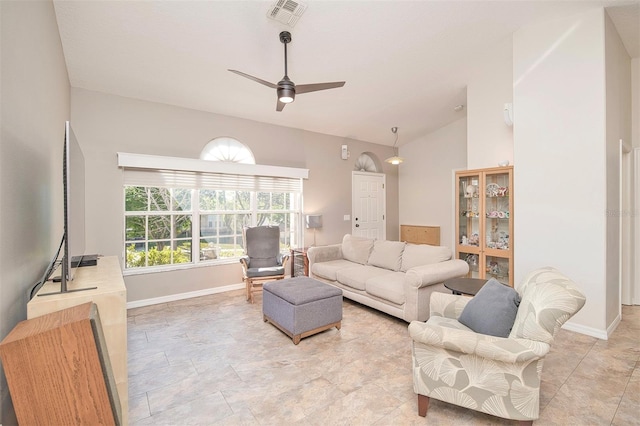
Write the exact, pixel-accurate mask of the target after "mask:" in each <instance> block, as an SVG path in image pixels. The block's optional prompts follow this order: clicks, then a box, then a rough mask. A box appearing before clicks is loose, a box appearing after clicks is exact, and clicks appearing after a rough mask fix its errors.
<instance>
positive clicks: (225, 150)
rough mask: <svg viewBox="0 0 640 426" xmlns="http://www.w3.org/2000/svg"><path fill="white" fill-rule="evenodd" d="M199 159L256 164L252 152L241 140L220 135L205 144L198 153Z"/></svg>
mask: <svg viewBox="0 0 640 426" xmlns="http://www.w3.org/2000/svg"><path fill="white" fill-rule="evenodd" d="M200 159H201V160H210V161H226V162H230V163H243V164H256V159H255V157H254V156H253V152H251V150H250V149H249V147H248V146H246V145H244V144H243V143H242V142H240V141H238V140H236V139H233V138H230V137H226V136H222V137H219V138H215V139H213V140H211V141H209V143H207V144H206V145H205V147H204V148H203V150H202V152H201V153H200Z"/></svg>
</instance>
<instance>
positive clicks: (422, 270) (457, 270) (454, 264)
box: [406, 259, 469, 288]
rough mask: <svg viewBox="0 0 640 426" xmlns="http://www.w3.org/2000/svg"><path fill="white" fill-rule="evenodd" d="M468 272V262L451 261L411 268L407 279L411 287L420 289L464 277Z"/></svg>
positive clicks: (460, 260)
mask: <svg viewBox="0 0 640 426" xmlns="http://www.w3.org/2000/svg"><path fill="white" fill-rule="evenodd" d="M468 272H469V264H468V263H467V262H465V261H464V260H462V259H451V260H447V261H444V262H438V263H432V264H429V265H422V266H416V267H414V268H411V269H409V270H408V271H407V274H406V279H407V280H408V282H409V284H410V285H412V286H414V287H416V288H420V287H426V286H429V285H433V284H439V283H441V282H444V281H445V280H448V279H449V278H458V277H463V276H465V275H467V273H468Z"/></svg>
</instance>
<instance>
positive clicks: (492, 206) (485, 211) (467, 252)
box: [455, 166, 513, 286]
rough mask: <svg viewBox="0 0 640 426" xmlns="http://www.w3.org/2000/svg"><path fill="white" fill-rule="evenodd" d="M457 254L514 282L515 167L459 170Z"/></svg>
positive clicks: (483, 272)
mask: <svg viewBox="0 0 640 426" xmlns="http://www.w3.org/2000/svg"><path fill="white" fill-rule="evenodd" d="M455 199H456V257H457V258H458V259H463V260H465V261H467V262H468V263H469V267H470V268H469V270H470V272H469V276H472V277H474V278H486V279H488V278H491V277H495V278H497V279H498V280H499V281H501V282H503V283H505V284H509V285H511V286H513V244H512V241H513V167H512V166H509V167H496V168H489V169H476V170H466V171H460V172H456V196H455Z"/></svg>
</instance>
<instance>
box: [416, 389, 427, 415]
mask: <svg viewBox="0 0 640 426" xmlns="http://www.w3.org/2000/svg"><path fill="white" fill-rule="evenodd" d="M428 409H429V397H428V396H424V395H420V394H418V415H419V416H420V417H426V416H427V410H428Z"/></svg>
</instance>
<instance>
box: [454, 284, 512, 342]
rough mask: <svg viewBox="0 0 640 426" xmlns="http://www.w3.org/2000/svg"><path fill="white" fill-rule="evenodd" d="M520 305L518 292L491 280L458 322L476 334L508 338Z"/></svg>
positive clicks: (473, 299)
mask: <svg viewBox="0 0 640 426" xmlns="http://www.w3.org/2000/svg"><path fill="white" fill-rule="evenodd" d="M519 305H520V295H519V294H518V292H517V291H515V290H514V289H513V288H511V287H509V286H507V285H504V284H502V283H500V282H499V281H498V280H496V279H495V278H491V279H490V280H489V281H487V283H486V284H485V285H484V286H482V288H481V289H480V291H478V293H477V294H476V295H475V296H474V297H473V298H472V299H471V300H470V301H469V303H467V305H466V306H465V307H464V309H463V310H462V313H461V314H460V318H458V321H460V323H461V324H464V325H466V326H467V327H469V328H470V329H472V330H473V331H475V332H476V333H481V334H488V335H490V336H498V337H508V336H509V333H510V332H511V328H512V327H513V322H514V321H515V319H516V314H517V313H518V306H519Z"/></svg>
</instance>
